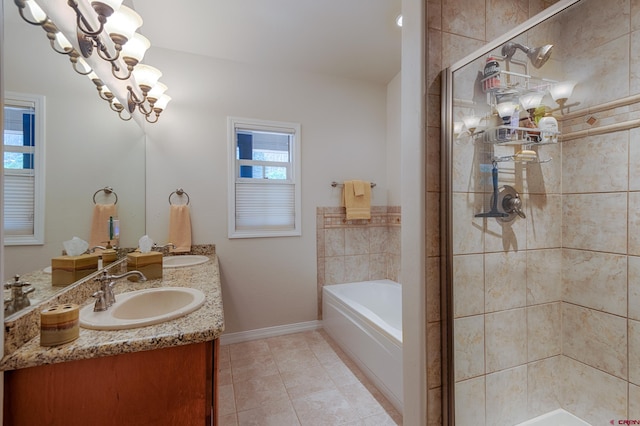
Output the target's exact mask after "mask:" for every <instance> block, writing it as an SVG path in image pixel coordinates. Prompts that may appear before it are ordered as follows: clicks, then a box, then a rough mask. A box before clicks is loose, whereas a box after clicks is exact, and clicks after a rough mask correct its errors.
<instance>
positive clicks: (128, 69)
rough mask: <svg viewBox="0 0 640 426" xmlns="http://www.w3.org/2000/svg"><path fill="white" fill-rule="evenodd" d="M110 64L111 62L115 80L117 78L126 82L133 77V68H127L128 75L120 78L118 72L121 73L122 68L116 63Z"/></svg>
mask: <svg viewBox="0 0 640 426" xmlns="http://www.w3.org/2000/svg"><path fill="white" fill-rule="evenodd" d="M110 62H111V74H113V76H114V77H115V78H117V79H118V80H122V81H124V80H128V79H129V78H130V77H131V74H132V72H133V67H130V66H127V74H126V75H124V76H119V75H118V74H117V72H118V71H120V70H121V69H122V68H121V67H119V66H118V65H116V61H110Z"/></svg>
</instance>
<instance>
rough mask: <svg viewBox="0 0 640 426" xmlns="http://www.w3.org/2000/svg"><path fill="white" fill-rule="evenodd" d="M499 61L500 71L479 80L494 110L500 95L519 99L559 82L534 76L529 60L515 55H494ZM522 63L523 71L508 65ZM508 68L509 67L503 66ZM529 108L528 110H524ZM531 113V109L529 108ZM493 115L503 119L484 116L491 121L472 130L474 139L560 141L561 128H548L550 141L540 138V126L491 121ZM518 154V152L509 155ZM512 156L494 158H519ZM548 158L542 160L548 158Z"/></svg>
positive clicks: (522, 142)
mask: <svg viewBox="0 0 640 426" xmlns="http://www.w3.org/2000/svg"><path fill="white" fill-rule="evenodd" d="M493 58H494V59H495V60H496V61H499V62H502V64H503V65H504V66H501V67H500V71H499V72H498V73H497V74H493V75H489V76H487V77H484V78H482V79H481V80H480V84H481V87H482V89H483V92H484V93H485V94H486V96H487V105H489V106H490V107H491V110H492V111H496V110H497V107H496V106H497V104H498V100H499V99H500V98H501V97H512V98H515V99H519V98H520V97H521V96H523V95H526V94H528V93H544V92H546V91H548V90H549V88H550V87H551V86H552V85H553V84H555V83H557V82H556V81H554V80H550V79H545V78H539V77H532V76H531V75H529V74H528V70H527V63H526V62H521V61H518V60H514V59H508V60H507V59H506V58H505V57H501V56H496V55H493ZM510 64H513V65H519V66H522V67H523V69H524V73H519V72H514V71H511V70H510V69H509V65H510ZM504 68H506V69H504ZM496 82H498V83H497V84H496ZM525 112H527V111H525ZM528 113H529V114H531V111H528ZM492 117H493V118H497V119H498V120H500V119H501V118H500V117H499V116H491V117H485V120H487V122H488V123H490V125H489V126H488V127H487V128H485V129H482V130H477V131H475V132H473V136H474V138H475V140H478V141H481V142H483V143H488V144H495V145H522V146H523V148H525V149H529V148H530V147H532V146H538V145H547V144H552V143H557V140H558V137H559V136H560V132H559V131H558V132H549V131H547V132H546V133H547V134H550V136H552V140H553V142H551V141H542V140H541V139H540V133H541V132H540V129H539V128H537V127H536V128H532V127H520V126H512V125H508V124H496V123H494V122H492V121H493V120H492ZM510 157H515V156H510ZM510 157H498V158H496V159H495V161H516V160H515V159H514V158H510ZM547 161H550V159H548V160H542V161H539V162H547Z"/></svg>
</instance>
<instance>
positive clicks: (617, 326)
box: [443, 0, 640, 426]
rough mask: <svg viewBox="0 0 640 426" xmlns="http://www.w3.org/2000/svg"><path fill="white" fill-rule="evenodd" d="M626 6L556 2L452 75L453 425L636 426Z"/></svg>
mask: <svg viewBox="0 0 640 426" xmlns="http://www.w3.org/2000/svg"><path fill="white" fill-rule="evenodd" d="M633 3H634V2H628V1H615V2H607V4H606V5H605V4H603V2H598V1H595V0H581V1H564V2H558V3H557V4H556V5H554V6H553V7H551V8H549V9H547V10H546V11H545V12H543V13H542V14H541V15H539V16H538V17H537V18H534V19H532V20H530V21H529V22H528V23H527V24H525V25H524V26H523V27H522V28H519V29H517V30H515V31H514V32H512V33H509V34H507V35H505V36H504V37H502V38H500V39H498V40H496V41H495V42H492V43H490V44H489V45H487V46H486V47H485V48H483V49H481V50H480V51H478V52H476V53H475V54H472V55H470V56H469V57H467V59H465V60H463V61H460V62H459V63H458V64H455V65H454V66H453V67H451V69H449V70H448V73H447V78H446V90H445V96H444V99H445V101H444V102H445V106H444V112H445V116H446V122H445V124H446V126H445V127H446V130H445V138H444V141H445V142H444V149H443V152H444V159H443V160H444V162H445V164H446V173H445V177H446V194H445V195H446V196H445V200H444V205H445V206H446V211H447V214H446V215H445V218H444V219H445V222H446V224H447V225H446V241H447V255H446V265H447V266H446V271H445V273H444V274H443V276H444V278H445V282H444V283H443V285H444V286H443V290H444V292H445V294H446V296H447V297H446V299H447V306H446V309H447V316H448V322H447V327H448V331H447V336H448V337H447V338H448V345H447V349H448V365H447V367H448V386H449V394H448V395H449V409H450V411H449V418H450V419H452V420H454V421H455V424H456V425H474V426H478V425H487V426H499V425H518V424H521V423H524V422H527V421H530V420H531V419H537V418H539V416H547V417H552V418H553V417H554V416H555V419H556V420H549V421H551V423H545V424H553V425H555V424H562V423H560V422H562V421H568V420H563V419H565V418H569V419H571V421H574V422H577V423H576V424H593V425H600V424H611V423H610V422H611V421H613V422H614V424H626V423H618V422H619V421H623V422H625V421H627V420H634V419H636V420H638V419H640V307H637V305H639V304H638V302H640V284H638V283H637V282H638V280H637V279H636V278H637V276H638V274H639V273H640V257H639V256H640V237H638V235H640V215H638V213H637V211H640V149H638V147H637V146H636V145H637V140H638V138H637V137H638V136H640V130H639V129H638V126H639V125H640V122H639V121H638V117H637V111H638V110H640V103H639V101H640V96H639V93H640V75H639V73H638V72H637V67H638V59H637V58H634V55H635V54H632V55H630V54H629V52H632V53H633V52H635V50H634V46H635V47H636V48H637V47H638V46H639V45H640V31H638V30H640V19H638V18H634V17H635V16H640V5H636V4H633ZM635 56H637V55H635ZM634 136H635V138H634ZM634 141H636V142H635V143H634ZM574 416H575V417H574ZM580 422H584V423H580ZM451 423H452V424H453V422H451ZM527 424H530V423H527ZM535 424H538V423H535ZM540 424H542V423H540ZM571 424H573V423H571Z"/></svg>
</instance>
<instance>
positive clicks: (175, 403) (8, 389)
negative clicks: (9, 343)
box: [4, 339, 219, 426]
mask: <svg viewBox="0 0 640 426" xmlns="http://www.w3.org/2000/svg"><path fill="white" fill-rule="evenodd" d="M218 342H219V341H218V340H217V339H216V340H214V341H209V342H203V343H196V344H190V345H184V346H174V347H170V348H165V349H157V350H151V351H143V352H132V353H126V354H121V355H115V356H108V357H100V358H93V359H84V360H78V361H70V362H63V363H59V364H50V365H42V366H37V367H31V368H24V369H20V370H12V371H6V372H5V373H4V424H5V425H15V426H20V425H25V426H31V425H64V426H74V425H78V426H87V425H92V426H101V425H105V426H106V425H114V426H115V425H118V426H126V425H131V426H134V425H135V426H142V425H171V426H174V425H185V426H186V425H197V426H202V425H216V424H217V415H216V411H217V399H218V398H217V371H218V367H217V365H218V363H217V359H218V348H219V343H218Z"/></svg>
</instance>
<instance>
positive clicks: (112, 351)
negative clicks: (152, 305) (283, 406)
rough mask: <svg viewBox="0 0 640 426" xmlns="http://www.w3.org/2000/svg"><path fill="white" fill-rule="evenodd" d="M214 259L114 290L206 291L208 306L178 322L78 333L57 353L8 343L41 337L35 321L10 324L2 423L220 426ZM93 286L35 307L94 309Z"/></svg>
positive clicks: (219, 316) (33, 343) (36, 343)
mask: <svg viewBox="0 0 640 426" xmlns="http://www.w3.org/2000/svg"><path fill="white" fill-rule="evenodd" d="M209 257H210V259H211V260H210V261H208V262H206V263H203V264H200V265H196V266H191V267H183V268H171V269H169V268H167V269H164V270H163V278H162V279H158V280H150V281H146V282H131V281H128V280H126V279H122V280H119V281H117V283H116V285H115V288H114V290H115V292H116V294H120V293H125V292H129V291H134V290H139V289H143V288H154V287H192V288H197V289H199V290H201V291H203V292H204V293H205V295H206V301H205V303H204V305H203V306H202V307H200V308H199V309H198V310H196V311H194V312H192V313H190V314H188V315H186V316H183V317H180V318H176V319H173V320H170V321H166V322H164V323H160V324H155V325H150V326H146V327H139V328H132V329H125V330H89V329H85V328H81V329H80V337H79V338H78V339H77V340H74V341H72V342H70V343H67V344H64V345H60V346H55V347H43V346H40V336H39V333H38V334H36V335H34V336H32V337H30V338H29V340H27V341H26V343H24V344H20V343H16V342H15V341H12V340H17V341H18V342H20V340H26V338H28V335H29V334H33V332H34V330H36V331H39V324H36V326H35V327H34V324H32V323H33V322H34V321H37V320H38V319H39V316H35V315H31V316H29V315H25V317H27V318H28V320H24V321H29V323H23V324H5V327H6V330H7V333H8V334H7V335H6V336H5V341H6V342H5V346H6V348H5V356H4V358H3V359H2V361H1V362H0V369H1V370H3V371H4V424H5V425H20V424H25V425H26V424H52V425H53V424H64V425H66V426H68V425H86V424H92V425H145V424H189V425H192V424H193V425H201V424H207V425H210V424H216V420H217V419H216V417H217V415H216V402H217V395H216V389H217V384H216V380H217V378H216V376H217V361H218V356H217V353H218V341H219V340H218V337H219V336H220V334H221V333H222V331H223V330H224V313H223V307H222V295H221V289H220V275H219V270H218V261H217V258H216V256H215V254H213V255H210V256H209ZM97 286H99V283H97V282H95V281H94V280H93V279H90V280H87V281H85V282H80V283H78V284H77V285H74V288H73V289H70V290H69V294H66V293H63V294H61V295H58V296H56V297H55V298H54V299H52V300H51V301H48V302H47V303H45V304H43V305H41V306H40V307H39V309H36V310H35V311H37V312H39V310H40V309H43V308H44V307H46V306H47V305H52V304H56V303H70V302H74V303H78V304H80V305H81V306H83V305H86V304H90V303H93V302H94V299H93V298H92V297H91V294H93V292H94V291H96V290H97ZM83 287H84V288H83ZM74 298H75V300H74ZM17 331H20V333H18V332H17ZM21 333H27V336H21V335H20V334H21Z"/></svg>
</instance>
